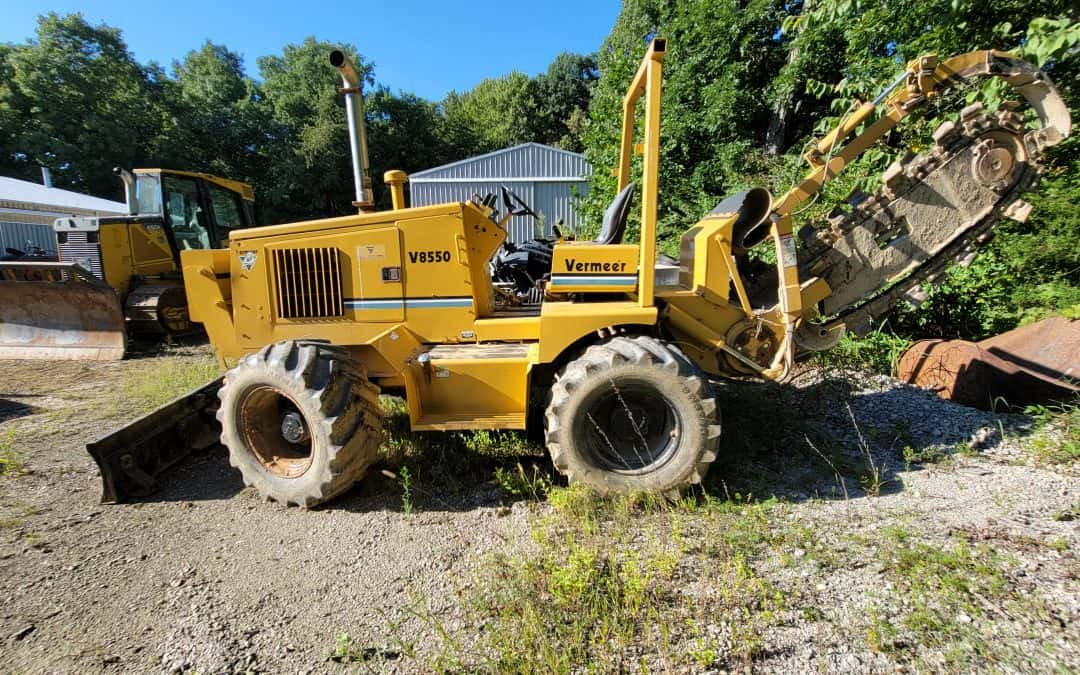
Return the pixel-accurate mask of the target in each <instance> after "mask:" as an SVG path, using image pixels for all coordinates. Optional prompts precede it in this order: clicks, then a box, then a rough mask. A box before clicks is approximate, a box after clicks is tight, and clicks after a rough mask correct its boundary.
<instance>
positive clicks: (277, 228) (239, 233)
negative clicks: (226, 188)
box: [229, 203, 479, 243]
mask: <svg viewBox="0 0 1080 675" xmlns="http://www.w3.org/2000/svg"><path fill="white" fill-rule="evenodd" d="M466 208H468V209H473V210H474V211H477V212H479V210H478V209H476V207H475V206H473V205H471V204H463V203H455V204H437V205H435V206H423V207H418V208H411V209H402V210H400V211H378V212H375V213H364V214H358V215H352V216H341V217H338V218H321V219H319V220H305V221H301V222H297V223H284V224H281V225H264V226H263V227H250V228H246V229H243V230H233V231H232V232H230V233H229V242H230V243H235V242H241V243H242V242H245V241H246V242H249V243H251V242H253V241H254V240H258V239H271V238H275V237H290V236H291V237H295V236H297V235H299V236H304V235H308V234H311V233H317V234H320V235H322V234H331V233H339V232H340V230H343V229H346V228H355V227H356V226H357V225H389V224H391V223H393V222H395V221H399V220H411V219H413V218H427V217H430V216H438V215H444V216H448V215H455V214H457V215H460V214H461V211H462V209H466Z"/></svg>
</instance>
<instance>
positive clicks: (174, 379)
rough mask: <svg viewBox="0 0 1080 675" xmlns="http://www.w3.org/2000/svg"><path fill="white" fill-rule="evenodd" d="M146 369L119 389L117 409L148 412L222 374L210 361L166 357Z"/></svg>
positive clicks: (133, 376) (136, 373)
mask: <svg viewBox="0 0 1080 675" xmlns="http://www.w3.org/2000/svg"><path fill="white" fill-rule="evenodd" d="M152 363H153V365H152V366H151V367H149V368H145V369H140V370H137V371H135V372H134V373H133V374H132V375H131V377H130V378H128V379H127V380H126V381H125V382H124V384H123V388H122V390H121V392H122V393H121V395H120V400H118V401H117V402H116V403H117V406H118V407H124V408H129V409H130V408H134V409H136V410H137V411H138V412H140V413H145V412H150V411H151V410H154V409H155V408H159V407H161V406H163V405H165V404H166V403H168V402H169V401H172V400H173V399H175V398H178V397H180V396H183V395H184V394H187V393H189V392H190V391H192V390H194V389H196V388H198V387H201V386H203V385H204V384H208V383H209V382H210V381H211V380H213V379H214V378H216V377H218V376H219V375H221V370H220V369H219V368H218V365H217V362H216V361H214V359H213V358H211V357H209V356H207V357H201V358H198V359H191V358H183V357H176V356H167V357H163V358H157V359H153V360H152Z"/></svg>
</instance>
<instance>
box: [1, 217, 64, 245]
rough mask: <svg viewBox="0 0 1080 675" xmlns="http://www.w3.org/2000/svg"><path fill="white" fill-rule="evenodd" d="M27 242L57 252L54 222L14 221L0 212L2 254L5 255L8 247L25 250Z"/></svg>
mask: <svg viewBox="0 0 1080 675" xmlns="http://www.w3.org/2000/svg"><path fill="white" fill-rule="evenodd" d="M27 242H29V243H31V244H33V245H34V246H39V247H41V248H43V249H45V250H46V251H48V252H49V253H53V254H55V253H56V235H54V234H53V228H52V223H49V224H48V225H41V224H37V223H13V222H9V221H6V220H4V214H3V213H0V255H4V254H5V252H6V250H7V249H8V248H17V249H19V250H20V251H25V250H26V249H27V245H26V244H27Z"/></svg>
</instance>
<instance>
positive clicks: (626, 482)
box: [544, 336, 720, 497]
mask: <svg viewBox="0 0 1080 675" xmlns="http://www.w3.org/2000/svg"><path fill="white" fill-rule="evenodd" d="M544 418H545V427H546V440H547V445H548V450H549V452H550V453H551V459H552V462H553V463H554V464H555V468H557V469H558V470H559V471H560V472H562V473H563V474H565V475H566V476H567V477H568V479H569V480H570V481H571V482H577V481H580V482H583V483H586V484H587V485H589V486H590V487H592V488H593V489H594V490H596V491H597V492H599V493H601V494H607V493H610V492H630V491H636V490H645V491H653V492H661V493H664V494H666V495H668V496H672V497H673V496H677V495H678V494H680V493H681V491H682V490H683V489H685V488H686V487H687V486H689V485H692V484H696V483H700V482H701V480H702V478H703V477H704V476H705V473H706V471H708V468H709V464H711V463H712V461H713V460H715V459H716V449H717V446H718V444H719V441H720V425H719V414H718V412H717V408H716V400H715V398H714V396H713V391H712V388H711V387H710V386H709V382H708V380H707V379H706V378H705V376H704V375H703V374H702V373H701V371H700V370H698V368H697V367H696V366H695V365H694V364H693V363H692V362H691V361H690V360H689V359H687V358H686V356H685V355H684V354H683V353H682V352H681V351H680V350H679V349H678V348H676V347H674V346H672V345H669V344H665V343H663V342H661V341H659V340H656V339H654V338H650V337H645V336H639V337H616V338H613V339H611V340H609V341H607V342H604V343H601V344H597V345H593V346H591V347H589V348H588V349H586V350H585V353H584V354H582V355H581V356H580V357H579V358H577V359H576V360H574V361H571V362H570V363H569V364H567V365H566V367H565V368H563V369H562V371H561V372H560V373H559V376H558V378H557V379H556V382H555V383H554V384H553V385H552V388H551V402H550V403H549V405H548V408H547V412H546V413H545V415H544Z"/></svg>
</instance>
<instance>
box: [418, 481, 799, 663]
mask: <svg viewBox="0 0 1080 675" xmlns="http://www.w3.org/2000/svg"><path fill="white" fill-rule="evenodd" d="M548 502H549V504H550V506H551V508H550V510H549V513H548V514H547V515H546V516H544V517H542V518H539V519H537V521H535V522H534V524H533V527H532V530H531V537H532V543H533V547H532V550H530V551H527V552H521V551H515V552H513V553H505V552H504V553H499V554H495V555H494V556H493V559H492V560H491V561H490V564H488V565H487V566H485V570H484V571H483V572H482V573H481V576H480V578H479V579H477V580H476V581H475V583H474V584H473V585H472V590H471V591H470V592H469V593H468V594H467V612H468V614H469V620H468V621H467V624H469V625H474V626H475V625H479V626H482V632H481V635H480V638H479V641H478V642H477V643H476V644H469V645H466V644H463V643H462V642H460V641H459V640H457V639H455V638H453V637H444V642H445V644H444V645H443V648H442V649H441V650H440V654H439V656H438V657H436V658H435V660H434V661H433V662H430V663H426V664H424V665H423V666H422V667H423V669H431V670H437V671H452V672H459V671H466V672H473V671H479V672H556V673H568V672H623V671H635V672H639V671H647V670H660V671H673V672H686V671H691V670H701V669H717V668H720V669H730V668H736V667H746V666H750V665H751V664H752V663H753V662H755V661H756V660H757V659H759V658H761V657H763V656H764V655H765V654H766V653H767V648H766V638H765V632H766V630H767V629H768V628H769V627H771V626H774V625H777V624H778V623H780V622H781V621H782V620H783V617H784V616H786V615H787V614H789V613H790V610H789V606H788V603H789V602H790V601H791V600H792V599H797V598H798V592H797V589H792V588H781V587H779V586H777V585H776V584H774V583H773V582H772V581H770V580H769V579H768V578H767V577H766V575H765V573H764V569H763V568H764V567H765V566H766V565H770V564H772V565H774V564H775V563H776V560H777V558H778V555H777V554H778V552H781V551H783V550H788V549H793V548H794V546H796V542H801V541H804V540H806V539H808V538H810V533H809V532H803V531H801V530H799V529H798V528H794V527H793V526H791V525H790V524H789V523H788V521H787V520H786V519H784V518H780V517H776V516H775V515H774V514H775V512H777V511H778V507H779V506H780V503H779V502H776V501H768V502H754V501H751V500H742V499H738V500H736V501H730V502H728V501H721V500H716V499H712V498H708V497H703V498H698V499H693V498H691V499H687V500H684V501H683V502H681V503H679V504H671V503H669V502H668V501H667V500H665V499H664V498H662V497H657V496H653V495H646V494H640V495H624V496H617V497H613V498H611V499H601V498H597V497H595V496H594V495H593V494H592V493H591V492H590V491H589V490H587V489H586V488H584V487H582V486H580V485H571V486H570V487H567V488H561V487H556V488H551V489H550V493H549V497H548ZM427 620H428V621H431V622H433V623H434V622H436V621H437V620H435V619H433V618H432V617H430V616H429V617H427ZM438 632H439V633H440V634H443V635H445V634H446V632H445V631H442V630H439V631H438ZM404 651H406V653H408V652H409V651H410V650H409V649H408V648H406V649H405V650H404Z"/></svg>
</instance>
